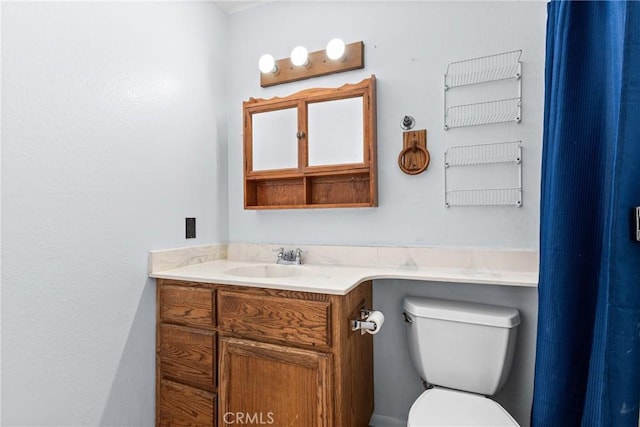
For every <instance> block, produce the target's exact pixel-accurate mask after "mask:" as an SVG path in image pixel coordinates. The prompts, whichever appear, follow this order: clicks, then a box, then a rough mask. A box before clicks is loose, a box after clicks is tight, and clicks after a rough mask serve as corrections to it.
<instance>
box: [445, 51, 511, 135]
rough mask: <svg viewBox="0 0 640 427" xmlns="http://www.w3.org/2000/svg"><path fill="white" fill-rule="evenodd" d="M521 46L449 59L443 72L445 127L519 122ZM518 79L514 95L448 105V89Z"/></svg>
mask: <svg viewBox="0 0 640 427" xmlns="http://www.w3.org/2000/svg"><path fill="white" fill-rule="evenodd" d="M521 55H522V50H515V51H512V52H505V53H500V54H497V55H490V56H482V57H479V58H473V59H467V60H464V61H457V62H452V63H450V64H449V65H448V66H447V71H446V73H445V75H444V129H445V130H448V129H450V128H455V127H465V126H477V125H484V124H493V123H506V122H520V120H521V117H522V114H521V113H522V109H521V107H522V80H521V77H522V62H520V56H521ZM505 80H517V82H518V89H517V96H515V97H512V98H508V99H498V100H488V101H483V102H475V103H469V104H462V105H452V106H449V105H448V99H447V97H448V93H449V91H450V90H451V89H454V88H460V87H465V86H472V85H479V84H484V83H489V82H500V81H505Z"/></svg>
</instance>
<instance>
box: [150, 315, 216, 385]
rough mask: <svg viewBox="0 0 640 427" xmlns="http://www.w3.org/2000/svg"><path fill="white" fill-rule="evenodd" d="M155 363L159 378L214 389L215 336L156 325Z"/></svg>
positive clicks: (195, 330) (213, 334)
mask: <svg viewBox="0 0 640 427" xmlns="http://www.w3.org/2000/svg"><path fill="white" fill-rule="evenodd" d="M159 329H160V330H159V333H158V363H159V364H160V375H161V377H162V378H167V379H171V380H174V381H179V382H181V383H184V384H189V385H192V386H194V387H198V388H201V389H203V390H208V391H214V390H215V383H214V381H215V366H216V354H215V348H216V342H215V333H214V332H211V331H201V330H197V329H190V328H185V327H182V326H176V325H167V324H160V325H159Z"/></svg>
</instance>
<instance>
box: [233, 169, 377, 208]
mask: <svg viewBox="0 0 640 427" xmlns="http://www.w3.org/2000/svg"><path fill="white" fill-rule="evenodd" d="M371 184H372V183H371V178H370V175H369V174H368V173H348V172H345V173H342V174H337V173H334V174H330V175H326V174H325V175H323V174H320V175H309V176H299V177H281V178H276V177H273V178H265V177H258V178H254V179H247V180H246V181H245V196H246V200H245V206H246V208H247V209H291V208H329V207H370V206H374V205H372V204H371V200H372V191H373V190H374V189H373V188H372V185H371Z"/></svg>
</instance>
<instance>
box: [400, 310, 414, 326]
mask: <svg viewBox="0 0 640 427" xmlns="http://www.w3.org/2000/svg"><path fill="white" fill-rule="evenodd" d="M402 317H404V321H405V323H413V319H412V318H411V317H410V316H409V315H408V314H407V313H406V312H405V311H403V312H402Z"/></svg>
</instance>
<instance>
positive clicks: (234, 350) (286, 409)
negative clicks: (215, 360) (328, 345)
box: [219, 338, 334, 427]
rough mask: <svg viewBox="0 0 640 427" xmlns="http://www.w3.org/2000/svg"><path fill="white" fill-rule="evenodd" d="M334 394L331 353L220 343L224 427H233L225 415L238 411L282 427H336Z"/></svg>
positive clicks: (230, 341) (252, 343)
mask: <svg viewBox="0 0 640 427" xmlns="http://www.w3.org/2000/svg"><path fill="white" fill-rule="evenodd" d="M331 394H332V366H331V355H329V354H325V353H319V352H314V351H308V350H301V349H296V348H291V347H285V346H279V345H274V344H266V343H259V342H255V341H248V340H240V339H235V338H221V339H220V396H221V399H220V414H221V416H220V417H219V425H220V426H229V425H230V424H229V423H227V422H225V421H228V420H225V419H224V417H223V416H222V415H223V414H225V413H229V412H232V413H238V412H239V413H245V414H253V415H258V416H260V417H262V419H263V420H268V419H269V418H270V419H272V420H273V423H272V424H273V425H277V426H283V427H284V426H295V427H297V426H305V427H333V426H334V424H333V401H332V398H331ZM245 425H250V426H259V425H261V424H260V423H258V422H255V423H248V424H245Z"/></svg>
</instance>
